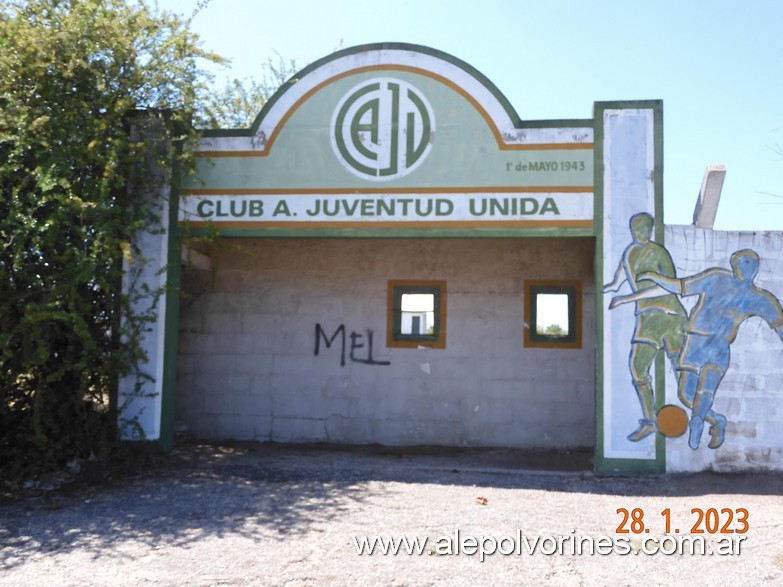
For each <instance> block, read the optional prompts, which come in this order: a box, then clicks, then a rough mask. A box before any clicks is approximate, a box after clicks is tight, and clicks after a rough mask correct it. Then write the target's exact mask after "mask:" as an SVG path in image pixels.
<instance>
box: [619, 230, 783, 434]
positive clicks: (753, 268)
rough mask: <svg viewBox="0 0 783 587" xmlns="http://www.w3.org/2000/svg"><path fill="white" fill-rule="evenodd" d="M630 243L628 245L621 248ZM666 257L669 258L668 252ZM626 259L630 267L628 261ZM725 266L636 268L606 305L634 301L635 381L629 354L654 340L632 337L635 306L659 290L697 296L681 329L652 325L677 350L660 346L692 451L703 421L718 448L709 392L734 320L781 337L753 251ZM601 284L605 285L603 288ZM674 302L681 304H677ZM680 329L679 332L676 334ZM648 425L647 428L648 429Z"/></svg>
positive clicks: (776, 304) (719, 420) (780, 319)
mask: <svg viewBox="0 0 783 587" xmlns="http://www.w3.org/2000/svg"><path fill="white" fill-rule="evenodd" d="M641 216H642V215H635V216H634V217H632V219H631V227H632V233H633V231H634V225H635V220H636V222H642V221H641V220H639V218H640V217H641ZM648 222H649V221H647V220H645V221H644V222H643V224H645V225H646V224H647V223H648ZM642 236H644V235H642ZM634 246H635V245H634V244H632V245H630V246H629V247H628V249H626V251H629V250H631V249H632V247H634ZM658 246H660V245H658ZM661 248H663V247H661ZM664 251H665V249H664ZM667 257H668V258H669V260H670V257H669V256H668V253H667ZM626 258H628V259H632V258H633V257H632V255H627V256H626V255H624V256H623V264H625V263H626ZM627 264H628V265H629V266H631V267H635V265H634V263H633V261H631V262H629V263H627ZM730 265H731V270H730V271H729V270H727V269H723V268H719V267H712V268H709V269H707V270H705V271H703V272H701V273H697V274H695V275H691V276H689V277H683V278H677V277H676V276H675V275H674V269H673V267H671V268H669V267H668V266H667V267H666V268H665V269H664V270H656V269H647V270H644V271H637V272H636V273H634V275H635V283H636V284H637V288H636V290H635V291H633V292H632V293H630V294H627V295H622V296H616V297H614V298H613V299H612V301H611V303H610V305H609V308H610V309H613V308H615V307H617V306H618V305H620V304H625V303H631V302H636V303H637V312H636V315H637V330H636V331H635V333H634V340H633V341H632V349H631V371H632V374H633V375H634V377H635V379H634V382H635V385H636V384H637V383H636V382H637V381H638V379H637V378H636V377H637V375H638V373H637V372H636V371H635V367H636V363H635V357H636V356H637V355H638V351H639V345H643V344H648V345H651V346H654V343H652V342H649V341H644V340H641V339H642V337H639V336H638V332H639V329H640V327H643V326H644V322H645V320H644V319H640V316H641V317H642V318H643V317H644V314H645V312H644V311H642V312H640V311H639V304H640V303H642V302H643V301H644V300H648V301H649V300H653V301H657V300H660V298H661V294H662V293H668V294H671V295H676V296H680V297H689V296H697V300H696V304H695V306H694V307H693V309H692V310H691V312H690V314H689V315H688V318H687V323H686V324H685V327H684V329H683V328H682V327H681V325H680V324H679V322H677V323H675V321H674V320H673V319H670V320H669V321H668V323H667V322H662V323H661V325H660V327H657V326H656V327H655V328H654V330H655V331H656V332H657V333H659V334H662V335H663V336H664V337H663V338H662V339H661V341H662V342H663V343H664V345H666V344H672V345H673V346H672V348H675V347H676V348H677V349H679V350H678V352H676V353H670V350H671V349H669V348H668V347H666V350H667V354H669V356H670V358H671V359H672V360H673V362H674V367H675V370H676V373H677V386H678V389H677V393H678V397H679V400H680V401H681V402H682V404H683V405H684V406H685V407H686V408H688V409H689V410H690V418H689V420H688V425H687V430H688V445H689V446H690V447H691V448H692V449H694V450H695V449H697V448H699V446H700V444H701V437H702V435H703V432H704V424H705V423H707V424H709V436H710V441H709V443H708V445H707V446H708V447H709V448H712V449H715V448H718V447H720V446H721V445H722V444H723V442H724V440H725V435H726V423H727V419H726V416H724V415H723V414H720V413H718V412H716V411H715V410H714V409H713V407H714V401H715V394H716V393H717V390H718V387H719V386H720V383H721V381H722V380H723V377H724V375H725V374H726V371H727V369H728V368H729V365H730V362H731V353H730V347H731V343H732V342H734V340H735V338H736V337H737V332H738V330H739V327H740V325H741V324H742V323H743V322H744V321H745V320H747V319H748V318H751V317H753V316H757V317H760V318H761V319H763V320H764V321H765V322H766V323H767V324H768V325H769V327H770V328H772V329H773V330H775V331H776V333H777V335H778V337H779V338H780V339H781V341H783V308H781V304H780V301H779V300H778V299H777V298H776V297H775V296H774V295H773V294H772V293H770V292H769V291H767V290H765V289H762V288H760V287H758V286H757V285H756V284H755V283H754V279H755V277H756V275H757V274H758V271H759V266H760V261H759V255H758V254H757V253H756V252H755V251H753V250H751V249H743V250H739V251H736V252H735V253H734V254H733V255H732V256H731V259H730ZM618 272H619V270H618ZM629 282H630V280H629ZM613 283H614V282H613ZM609 285H613V284H609ZM607 288H608V286H607V287H605V290H606V289H607ZM632 288H633V286H632ZM667 304H668V303H667ZM678 304H679V301H678ZM679 306H680V307H682V306H681V304H679ZM645 307H646V306H645ZM665 309H667V310H671V306H670V305H667V306H666V308H665ZM683 332H684V337H682V338H680V336H681V335H682V334H683ZM637 339H639V340H637ZM677 341H679V344H677ZM642 351H643V352H644V351H647V352H650V349H645V348H644V347H642ZM642 364H644V363H642ZM642 380H643V378H642ZM637 392H638V393H639V394H640V399H642V392H641V391H639V388H638V387H637ZM644 401H647V400H645V399H642V402H643V412H644V414H645V419H646V420H647V419H648V418H647V415H648V413H650V412H649V407H648V406H645V404H644ZM649 420H650V421H651V419H649ZM640 423H641V424H642V426H641V428H644V427H645V426H647V427H648V428H646V429H645V430H644V432H645V435H648V434H650V433H651V432H652V431H654V430H655V429H660V426H655V424H648V423H647V422H645V421H644V420H643V421H641V422H640ZM649 427H652V428H653V429H652V430H649ZM647 430H649V431H647ZM637 432H638V431H637ZM633 437H634V434H632V435H631V436H629V439H630V440H635V438H633Z"/></svg>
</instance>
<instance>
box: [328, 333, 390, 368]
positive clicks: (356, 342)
mask: <svg viewBox="0 0 783 587" xmlns="http://www.w3.org/2000/svg"><path fill="white" fill-rule="evenodd" d="M338 335H340V336H341V338H340V343H341V347H340V348H341V351H340V366H341V367H345V350H346V336H345V324H340V327H339V328H338V329H337V330H335V331H334V334H333V335H332V337H331V338H328V337H327V336H326V332H325V331H324V329H323V328H321V325H320V324H316V325H315V353H314V354H315V356H316V357H317V356H318V352H319V351H320V350H321V339H323V341H324V344H325V345H326V348H331V346H332V343H333V342H334V341H335V339H336V338H337V336H338ZM366 336H367V346H366V348H367V357H366V358H360V357H357V356H355V355H354V352H355V351H356V350H359V349H363V348H365V345H364V343H363V342H361V341H362V339H363V338H364V337H365V335H364V334H359V333H358V332H356V331H353V332H351V348H350V351H349V353H348V358H350V359H351V361H352V362H354V363H362V364H364V365H391V362H390V361H376V360H375V359H373V357H372V337H373V331H372V330H370V329H369V328H368V329H367V335H366Z"/></svg>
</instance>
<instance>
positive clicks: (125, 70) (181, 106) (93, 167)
mask: <svg viewBox="0 0 783 587" xmlns="http://www.w3.org/2000/svg"><path fill="white" fill-rule="evenodd" d="M200 58H206V59H210V60H214V61H217V60H218V58H216V57H215V56H213V55H209V54H207V53H206V52H204V51H203V50H202V49H201V48H200V46H199V44H198V38H197V37H196V36H195V35H194V34H193V33H191V32H190V31H189V22H188V21H186V20H182V19H181V18H179V17H177V16H174V15H172V14H169V13H165V12H163V13H161V12H158V11H157V10H153V9H151V8H149V7H148V6H146V5H145V4H144V3H134V2H126V1H124V0H11V1H10V2H8V1H6V2H5V3H4V5H3V6H2V7H0V477H2V478H5V479H9V478H12V477H17V478H18V477H20V476H21V475H27V474H30V471H31V470H45V469H47V468H49V469H51V468H56V467H61V466H62V465H63V464H64V463H66V462H68V461H71V460H72V459H74V458H80V459H83V458H88V457H91V456H92V457H98V458H102V457H105V456H106V455H107V454H108V453H109V452H110V451H111V450H112V447H113V438H114V430H115V423H116V413H112V412H113V409H115V407H114V403H113V399H112V396H113V391H114V388H115V386H116V381H117V379H118V377H119V376H121V375H122V374H124V373H127V372H129V371H130V370H131V369H132V368H133V365H134V363H135V361H136V360H137V359H138V358H139V356H138V350H137V349H138V347H137V346H136V345H135V344H134V340H133V337H134V336H135V334H137V333H134V332H132V331H130V332H121V331H120V321H119V315H120V312H121V311H125V312H127V311H128V304H127V300H125V299H124V298H123V296H122V294H121V287H120V284H121V275H122V267H121V262H120V261H121V259H122V255H123V253H124V254H126V255H127V254H133V244H132V243H133V235H134V232H135V231H136V230H138V229H139V228H141V227H142V226H144V225H146V224H147V222H148V221H149V220H150V218H149V216H150V214H151V212H150V210H149V209H147V207H146V206H145V203H144V200H143V197H142V192H143V191H144V190H143V189H138V186H140V185H142V183H143V181H144V170H145V169H147V166H146V164H145V160H144V158H145V157H147V158H149V157H150V150H149V149H148V148H145V145H144V144H143V143H134V142H132V141H131V139H130V133H129V125H130V123H131V122H132V119H133V116H134V113H137V112H138V111H139V110H143V111H148V112H150V111H152V112H160V111H164V110H165V111H167V112H170V113H171V114H170V115H169V116H168V118H169V119H171V121H173V122H174V123H176V122H177V121H187V120H189V119H190V117H191V116H192V114H193V112H194V110H195V105H196V104H197V103H198V101H199V100H200V99H201V98H202V97H203V96H204V94H205V92H206V85H205V84H206V82H207V81H208V79H209V78H208V76H207V75H206V74H205V73H204V72H203V71H202V70H201V69H200V68H199V59H200ZM155 115H156V116H157V114H155ZM168 128H170V129H171V128H181V129H189V128H190V127H189V125H176V124H169V126H168ZM170 138H171V139H172V142H173V144H176V143H177V141H187V140H189V139H192V138H193V134H192V132H191V131H190V130H183V131H182V134H181V135H172V136H171V137H170ZM182 152H183V153H184V154H185V155H184V156H186V155H187V149H185V150H183V151H182ZM176 156H178V155H176V152H175V151H174V150H166V151H164V152H160V151H155V152H154V157H156V158H157V159H158V162H159V163H161V164H163V165H168V164H170V163H171V161H172V158H174V157H176ZM131 170H132V171H133V172H134V187H133V189H129V187H128V183H127V179H128V177H129V176H130V172H131ZM121 336H123V337H125V340H124V341H123V344H120V337H121Z"/></svg>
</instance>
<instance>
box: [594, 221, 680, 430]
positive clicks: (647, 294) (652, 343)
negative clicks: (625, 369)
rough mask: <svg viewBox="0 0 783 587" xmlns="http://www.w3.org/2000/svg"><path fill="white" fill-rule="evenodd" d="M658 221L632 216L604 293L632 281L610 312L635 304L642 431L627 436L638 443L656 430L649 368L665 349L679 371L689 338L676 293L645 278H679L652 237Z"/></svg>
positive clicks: (635, 371) (635, 377) (634, 362)
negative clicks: (625, 243)
mask: <svg viewBox="0 0 783 587" xmlns="http://www.w3.org/2000/svg"><path fill="white" fill-rule="evenodd" d="M653 226H654V220H653V217H652V216H651V215H650V214H647V213H639V214H635V215H633V216H632V217H631V220H630V228H631V239H632V241H631V243H630V244H629V245H628V246H627V247H626V249H625V251H624V252H623V256H622V259H621V260H620V263H619V264H618V266H617V270H616V271H615V275H614V279H613V280H612V282H611V283H607V284H606V285H604V288H603V291H604V292H605V293H606V292H609V291H618V290H619V289H620V287H621V286H622V285H623V283H625V282H627V283H628V285H629V286H630V288H631V293H629V294H625V295H618V296H615V297H613V298H612V301H611V303H610V305H609V309H613V308H615V307H616V306H618V305H620V304H626V303H630V302H636V310H635V316H636V326H635V328H634V333H633V337H632V339H631V356H630V361H629V364H630V369H631V379H632V382H633V386H634V388H635V389H636V394H637V396H638V398H639V402H640V403H641V406H642V418H641V419H640V420H639V427H638V428H637V429H636V430H635V431H633V432H632V433H631V434H629V435H628V440H630V441H633V442H638V441H639V440H641V439H642V438H645V437H647V436H649V435H650V434H652V433H653V432H655V430H656V426H655V395H654V393H653V385H652V377H651V375H650V367H651V366H652V364H653V362H654V361H655V357H656V356H657V355H658V353H659V352H661V351H664V352H665V353H666V355H667V356H668V357H669V360H670V361H671V363H672V368H674V369H676V367H677V364H678V357H679V354H680V350H681V348H682V343H683V340H684V338H685V324H686V321H687V318H688V317H687V314H686V312H685V308H683V306H682V304H681V303H680V300H679V299H678V298H677V296H676V295H673V294H672V293H670V292H668V291H666V290H665V289H662V288H660V287H658V286H657V285H655V284H654V283H652V282H651V281H645V280H641V279H640V275H641V274H643V273H655V274H658V275H664V276H666V277H670V278H676V273H675V269H674V262H673V261H672V258H671V255H669V252H668V251H667V250H666V249H665V248H664V247H663V246H662V245H660V244H658V243H656V242H653V241H652V240H650V239H651V237H652V233H653Z"/></svg>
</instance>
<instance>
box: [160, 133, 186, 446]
mask: <svg viewBox="0 0 783 587" xmlns="http://www.w3.org/2000/svg"><path fill="white" fill-rule="evenodd" d="M175 148H176V149H177V151H179V150H181V148H182V146H181V145H178V146H177V147H175ZM178 155H179V153H177V159H178ZM181 172H182V170H181V166H180V165H179V164H178V163H177V161H176V160H175V162H174V163H173V165H172V170H171V181H170V182H169V189H170V192H169V217H168V227H167V237H168V243H167V246H168V258H167V279H166V293H165V296H166V316H165V317H164V325H163V327H164V328H165V332H164V338H163V381H162V382H161V402H160V436H159V437H158V444H159V445H160V447H161V448H162V449H163V451H164V452H167V453H168V452H171V451H172V449H173V448H174V413H175V403H176V387H177V348H178V341H179V298H180V296H179V287H180V273H181V267H180V244H179V243H180V238H179V223H178V216H179V197H180V193H179V192H180V189H179V184H180V182H179V177H180V176H179V174H180V173H181Z"/></svg>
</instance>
